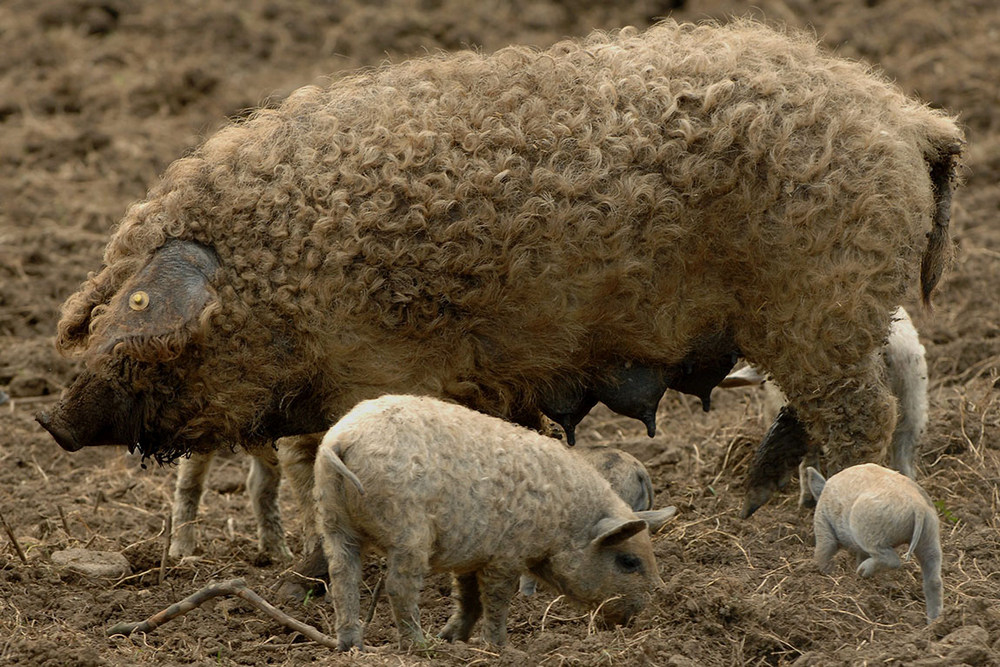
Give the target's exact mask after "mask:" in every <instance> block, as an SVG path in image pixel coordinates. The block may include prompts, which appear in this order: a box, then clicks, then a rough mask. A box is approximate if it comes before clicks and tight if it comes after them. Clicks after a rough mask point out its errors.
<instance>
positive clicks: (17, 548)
mask: <svg viewBox="0 0 1000 667" xmlns="http://www.w3.org/2000/svg"><path fill="white" fill-rule="evenodd" d="M0 523H2V524H3V529H4V532H6V533H7V537H9V538H10V543H11V544H13V545H14V551H16V552H17V555H18V557H19V558H20V559H21V562H22V563H24V564H25V565H27V564H28V557H27V556H25V555H24V551H22V550H21V545H20V544H18V543H17V538H16V537H14V531H13V530H11V529H10V526H8V525H7V520H6V519H4V518H3V514H2V513H0Z"/></svg>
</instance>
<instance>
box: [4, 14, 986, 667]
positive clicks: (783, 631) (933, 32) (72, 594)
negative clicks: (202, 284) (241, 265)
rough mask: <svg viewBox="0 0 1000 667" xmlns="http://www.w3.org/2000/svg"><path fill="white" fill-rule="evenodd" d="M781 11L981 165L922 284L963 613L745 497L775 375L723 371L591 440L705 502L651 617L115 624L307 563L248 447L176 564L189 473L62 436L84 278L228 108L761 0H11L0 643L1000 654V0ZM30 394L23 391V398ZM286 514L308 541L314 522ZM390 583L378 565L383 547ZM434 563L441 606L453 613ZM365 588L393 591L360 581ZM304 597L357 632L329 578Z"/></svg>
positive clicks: (313, 610)
mask: <svg viewBox="0 0 1000 667" xmlns="http://www.w3.org/2000/svg"><path fill="white" fill-rule="evenodd" d="M755 6H756V7H757V8H758V9H755V10H754V14H755V15H756V16H758V17H761V18H764V19H767V20H770V21H775V22H784V23H788V24H790V25H794V26H811V27H812V29H813V30H814V31H815V32H816V33H817V34H818V35H819V36H820V37H821V38H822V39H823V40H824V41H825V42H826V43H827V44H828V45H829V46H830V47H831V48H834V49H836V50H837V52H838V53H840V54H842V55H844V56H846V57H850V58H860V59H864V60H866V61H868V62H871V63H875V64H878V65H879V66H881V67H882V68H884V69H885V70H886V71H887V72H888V74H889V75H890V76H891V77H893V78H894V79H895V80H896V81H897V82H898V83H899V84H900V85H901V86H902V87H903V88H904V89H906V90H907V91H909V92H912V93H913V94H915V95H918V96H919V97H921V98H923V99H925V100H927V101H929V102H931V103H932V104H934V105H937V106H941V107H944V108H947V109H949V110H951V111H953V112H956V113H958V114H960V116H961V120H962V122H963V123H964V124H965V126H966V130H967V133H968V140H969V144H968V147H967V153H966V161H965V164H966V166H965V169H964V173H963V176H964V179H965V184H964V187H963V188H962V189H961V190H960V191H959V192H958V194H957V195H956V199H955V204H954V213H953V218H952V235H953V239H954V241H955V243H956V247H957V254H956V261H955V263H954V265H953V267H952V268H951V270H950V271H949V273H947V274H946V277H945V279H944V281H943V283H942V285H941V286H940V288H939V290H938V293H937V295H936V297H935V309H934V311H933V312H931V313H928V312H924V311H922V310H921V309H920V307H919V306H918V304H916V303H908V304H905V305H907V306H908V307H909V308H910V311H911V313H912V314H913V315H914V319H915V322H916V324H917V327H918V329H919V330H920V332H921V337H922V341H923V343H924V344H925V345H926V347H927V354H928V362H929V366H930V371H931V392H930V399H931V415H930V427H929V432H928V434H927V437H926V440H925V443H924V448H923V456H922V477H921V482H922V483H923V484H924V486H925V488H927V490H928V491H929V492H930V494H931V496H932V497H933V498H935V499H936V500H937V501H938V506H939V510H940V516H941V520H942V526H943V531H942V543H943V548H944V550H945V563H944V566H943V578H944V583H945V610H944V613H943V615H942V616H941V618H940V619H938V620H937V621H936V622H935V623H934V624H932V625H930V626H926V625H925V624H924V604H923V594H922V592H921V588H920V574H919V569H918V568H917V566H916V564H915V563H912V562H911V563H906V564H904V567H903V568H902V569H900V570H898V571H896V572H893V573H888V574H886V575H882V576H880V577H878V578H877V579H876V580H874V581H871V580H865V581H862V580H861V579H859V578H858V577H857V576H855V574H854V572H853V567H851V566H850V563H849V559H848V557H847V556H846V555H843V554H841V555H840V556H839V558H838V561H837V567H836V568H835V570H834V572H833V574H832V575H822V574H820V573H818V572H817V571H816V569H815V567H814V566H813V565H812V562H811V542H812V527H811V516H810V515H809V514H807V513H806V512H804V511H800V510H799V509H798V508H797V506H796V503H795V498H794V497H793V495H792V493H791V491H790V490H789V491H788V492H786V493H785V494H783V495H782V496H781V497H780V498H778V499H777V502H772V503H771V504H769V505H768V506H766V507H764V508H763V509H762V510H761V511H759V512H758V513H757V514H756V515H755V516H754V517H752V518H751V519H749V520H746V521H741V520H740V519H739V518H738V517H737V513H738V511H739V506H740V503H741V501H742V484H743V479H744V475H745V473H746V468H747V464H748V461H749V458H750V455H751V453H752V450H753V448H754V447H755V445H756V443H758V442H759V440H760V438H761V436H762V435H763V432H764V429H765V425H764V424H763V423H762V422H761V418H760V417H761V410H762V405H761V396H760V392H758V391H754V390H749V389H741V390H730V391H724V390H716V394H715V399H714V408H713V410H712V412H710V413H708V414H704V413H702V412H701V410H700V408H699V406H698V405H697V401H696V400H695V399H693V398H689V397H681V396H677V395H673V394H670V395H668V396H667V397H666V398H665V399H664V401H663V402H662V403H661V406H660V414H659V423H660V425H661V428H660V432H659V434H658V435H657V437H656V438H654V439H652V440H650V439H647V438H646V437H645V434H644V432H643V431H642V427H641V425H640V424H638V422H632V421H629V420H625V419H623V418H620V417H617V416H615V415H613V414H611V413H608V412H606V411H601V410H595V411H594V412H593V413H592V414H591V415H590V417H588V418H587V420H586V421H585V422H584V423H583V424H582V425H581V430H580V431H579V438H580V439H581V441H602V442H606V443H610V444H614V445H616V446H619V447H622V448H624V449H627V450H628V451H631V452H632V453H634V454H635V455H637V456H639V457H640V458H641V459H643V460H644V461H645V462H646V463H647V465H648V467H649V469H650V472H651V474H652V475H653V479H654V484H655V490H656V493H657V495H658V501H659V502H658V504H659V505H665V504H674V505H676V506H677V507H678V509H679V514H678V517H677V518H676V519H674V520H673V521H672V522H671V523H670V524H668V526H667V527H666V528H665V529H664V530H663V531H662V532H661V533H660V534H659V535H658V536H656V538H655V545H656V554H657V557H658V559H659V564H660V568H661V572H662V574H663V578H664V580H665V581H666V582H667V584H668V585H667V589H666V590H665V591H664V592H662V593H660V594H658V595H657V596H656V598H655V600H654V604H653V605H652V606H651V607H650V608H648V609H647V610H646V611H644V612H643V613H642V614H641V615H640V616H639V618H638V619H637V620H636V621H635V622H633V623H632V624H631V625H629V626H628V627H626V628H619V629H616V630H599V629H596V628H595V627H593V624H592V623H590V619H589V618H588V617H587V616H586V615H582V616H581V615H580V614H579V613H578V612H576V611H575V610H574V609H572V608H571V607H569V606H568V605H566V604H565V603H564V601H562V600H557V601H554V598H553V596H551V595H549V594H547V593H544V592H541V593H540V594H539V595H536V596H534V597H532V598H521V597H519V598H518V599H517V600H516V602H515V606H514V608H513V610H512V613H511V622H510V632H511V638H510V639H511V641H510V645H509V647H508V648H506V649H504V650H503V651H500V652H498V651H495V650H493V649H491V648H489V647H486V646H484V645H482V644H478V643H472V644H455V645H449V644H442V643H436V644H433V645H432V646H431V648H430V649H429V650H427V651H425V652H421V653H419V654H410V655H405V654H403V655H401V654H399V653H398V652H397V651H396V649H395V646H394V636H395V635H394V628H393V626H392V623H391V618H390V615H389V612H388V608H387V605H386V603H385V602H384V601H383V602H382V604H381V605H379V607H378V609H377V613H376V615H375V619H374V621H373V622H372V623H371V625H370V626H369V628H368V630H367V637H366V639H367V640H368V642H369V644H370V645H372V646H373V647H381V648H377V650H373V651H371V652H369V653H366V654H365V655H362V656H356V655H352V656H342V655H335V654H332V653H331V652H330V651H329V650H328V649H325V648H323V647H321V646H318V645H316V644H313V643H309V642H306V641H304V640H303V638H302V637H301V636H300V635H298V634H296V633H292V632H290V631H288V630H287V629H286V628H284V627H283V626H281V625H279V624H277V623H276V622H274V621H271V620H269V619H267V618H266V617H265V616H263V615H262V614H261V613H259V612H258V611H256V610H254V609H252V608H251V607H249V606H248V605H247V604H245V603H243V602H241V601H234V600H232V599H221V600H219V601H218V602H217V603H215V604H213V605H209V606H206V607H203V608H201V609H198V610H196V611H194V612H192V613H190V614H188V615H187V616H185V617H183V618H182V619H179V620H177V621H174V622H172V623H169V624H167V625H165V626H163V627H161V628H159V629H158V630H156V631H155V632H152V633H150V634H148V635H145V636H143V635H133V636H132V637H131V638H125V637H122V636H115V637H111V638H109V637H107V636H106V632H105V630H106V629H107V628H108V627H109V626H110V625H112V624H114V623H117V622H119V621H129V620H136V621H137V620H141V619H143V618H145V617H146V616H148V615H150V614H152V613H153V612H155V611H157V610H159V609H161V608H163V607H166V606H167V605H169V604H170V603H172V602H174V601H177V600H179V599H181V598H183V597H185V596H186V595H188V594H190V593H192V592H194V591H195V590H197V589H199V588H201V587H202V586H204V585H205V584H207V583H208V582H209V581H210V580H213V579H216V580H221V579H228V578H233V577H243V578H245V579H246V581H247V582H248V584H249V585H250V586H251V587H252V588H253V589H255V590H256V591H258V592H259V593H261V594H263V595H264V596H266V597H269V598H272V599H274V598H275V595H274V593H275V591H274V586H275V584H276V582H277V581H278V580H279V578H280V577H281V575H282V573H283V571H284V569H285V568H286V567H287V564H284V563H273V564H262V563H259V562H257V559H256V558H255V548H256V538H255V526H254V523H253V519H252V515H251V513H250V510H249V507H248V506H247V501H246V495H245V485H244V477H245V470H246V468H245V460H243V459H241V458H240V457H238V456H229V457H222V458H220V460H219V462H218V465H217V466H216V467H215V469H214V470H213V473H212V475H211V478H210V480H209V484H208V486H209V489H208V491H207V493H206V495H205V500H204V508H205V511H204V512H203V515H202V522H201V540H202V541H201V554H200V556H199V557H198V558H196V559H193V560H188V561H184V562H181V563H177V562H171V563H168V567H167V568H166V570H165V571H164V574H165V580H164V581H163V582H162V583H160V582H159V577H160V554H161V550H162V549H163V543H164V534H163V531H164V522H165V519H166V516H167V515H168V514H169V510H170V501H171V496H172V492H173V482H174V478H175V475H176V471H175V469H173V468H159V467H157V466H155V465H149V466H148V468H144V467H142V466H141V465H140V461H139V460H138V458H135V457H130V456H129V455H128V454H127V453H126V452H125V451H124V450H123V449H120V448H104V449H93V450H89V451H82V452H78V453H76V454H67V453H65V452H63V451H62V450H61V449H60V448H59V447H58V446H57V445H56V444H55V442H53V441H52V439H51V438H50V437H49V436H48V435H47V434H45V433H44V432H43V431H42V429H41V428H40V427H39V426H38V425H37V424H36V423H35V422H34V421H33V414H34V412H35V410H37V409H39V408H40V407H41V406H43V405H44V404H46V403H47V402H49V401H51V400H52V399H53V398H54V396H56V395H57V394H58V392H59V391H60V389H61V388H62V387H64V386H66V385H67V384H68V383H69V382H70V381H71V379H72V377H73V375H74V372H75V367H74V365H73V364H72V363H70V362H68V361H66V360H63V359H60V358H59V357H58V356H57V355H56V354H55V352H54V351H53V348H52V337H53V335H54V332H55V323H56V320H57V318H58V312H59V306H60V304H61V303H62V301H63V300H64V299H65V298H66V297H67V296H68V295H69V294H70V293H71V292H72V291H73V290H74V289H75V288H76V287H77V286H78V284H79V283H80V282H81V281H82V280H83V279H84V278H85V276H86V273H87V272H88V271H91V270H96V269H97V268H98V267H99V265H100V258H101V253H102V250H103V247H104V244H105V242H106V241H107V238H108V236H109V233H110V231H111V229H112V228H113V226H114V224H115V222H116V221H117V219H118V218H119V217H120V215H121V214H122V213H123V211H124V210H125V208H126V206H127V205H128V204H129V203H130V202H132V201H135V200H137V199H140V198H142V196H143V195H144V192H145V189H146V187H147V186H148V185H149V184H151V183H152V182H153V181H154V179H156V177H157V176H158V175H159V174H160V172H161V171H162V170H163V169H164V168H165V167H166V165H167V164H169V163H170V162H171V161H172V160H173V159H175V158H176V157H178V156H181V155H183V154H184V153H185V151H188V150H189V149H191V148H192V147H193V146H195V145H197V144H198V143H199V142H200V141H201V140H202V139H204V138H205V137H206V136H208V135H210V134H211V133H213V132H214V131H215V130H216V129H217V128H218V127H219V126H220V125H221V123H223V122H224V119H225V118H226V117H229V116H235V115H238V114H240V113H243V112H244V110H246V109H247V108H249V107H253V106H256V105H259V104H261V103H264V102H266V101H267V100H268V99H269V98H274V99H279V98H280V97H281V96H283V95H284V94H286V93H287V92H289V91H290V90H292V89H294V88H296V87H298V86H300V85H303V84H307V83H311V82H317V81H319V80H320V79H322V78H323V77H326V76H331V77H337V76H339V75H341V74H342V73H343V72H345V71H348V70H350V69H351V68H355V67H358V66H364V65H371V64H375V63H378V62H380V61H381V60H383V59H385V58H386V57H388V58H391V59H394V60H398V59H402V58H404V57H406V56H409V55H414V54H421V53H424V52H426V51H428V50H435V49H458V48H462V47H463V46H468V45H472V46H476V47H478V48H482V49H485V50H493V49H496V48H498V47H501V46H504V45H506V44H508V43H512V42H523V43H531V44H537V45H540V46H545V45H548V44H551V43H552V42H554V41H556V40H557V39H559V38H561V37H564V36H569V35H580V34H584V33H586V32H588V31H589V30H590V29H592V28H609V29H610V28H616V27H620V26H623V25H629V24H631V25H638V26H644V25H647V24H649V23H650V22H651V21H653V20H654V19H655V17H658V16H664V15H668V14H669V15H673V16H674V17H676V18H679V19H689V20H698V19H703V18H706V17H720V18H721V17H725V16H726V15H729V14H732V13H738V14H742V13H744V11H745V10H744V7H745V5H744V4H742V3H739V2H724V1H712V0H706V1H701V0H688V1H687V2H685V1H684V0H673V1H670V0H663V1H659V2H658V1H657V0H619V1H618V2H614V3H605V2H596V1H592V2H588V1H587V0H510V1H509V2H500V1H499V0H412V1H404V0H372V1H367V2H366V1H363V0H342V1H337V2H334V1H318V0H317V1H315V2H310V3H305V2H292V1H291V0H244V1H243V2H238V3H237V2H224V1H223V0H201V1H198V2H194V1H192V0H181V1H180V2H171V3H152V2H139V1H138V0H30V2H29V1H28V0H7V1H6V2H3V3H0V39H2V42H3V44H4V48H3V49H2V50H0V390H3V391H4V392H6V394H9V396H10V397H11V400H10V401H9V402H8V403H6V404H4V405H0V512H2V514H3V517H4V518H5V519H6V521H7V523H8V524H9V525H10V526H11V527H12V529H13V531H14V533H15V535H16V537H17V539H18V542H19V543H20V545H21V547H22V548H23V549H24V551H25V552H26V557H27V561H28V562H27V564H24V563H22V561H21V560H20V558H19V557H18V555H17V554H16V553H15V551H14V549H13V548H12V546H11V544H10V541H9V540H8V538H7V536H6V535H5V534H2V533H0V664H4V665H78V666H81V667H82V666H90V665H111V666H118V665H136V664H158V665H159V664H162V665H172V664H209V663H211V664H220V665H232V664H239V665H244V664H254V665H256V664H274V665H290V664H301V663H311V662H323V663H329V664H341V663H344V664H346V663H348V662H352V663H353V662H358V663H362V664H386V665H399V664H413V663H425V664H443V665H458V664H470V663H476V664H508V665H521V664H527V663H538V664H546V665H556V664H574V665H607V664H610V665H616V664H620V665H635V664H655V665H676V666H679V667H685V666H694V665H743V664H752V665H757V664H767V665H787V664H795V665H803V666H804V665H839V664H859V665H860V664H869V665H904V664H905V665H960V664H968V665H998V664H1000V519H998V515H997V511H998V505H1000V490H998V481H1000V398H998V397H1000V296H998V295H1000V11H998V10H997V8H996V5H995V2H994V0H950V1H949V2H940V1H937V0H867V1H865V2H862V1H861V0H816V1H807V0H784V1H782V0H759V1H758V2H757V3H755ZM0 400H2V397H0ZM282 507H283V510H284V515H285V518H286V528H287V530H288V533H289V539H290V542H291V545H292V547H293V549H297V548H298V547H299V546H300V542H299V535H300V530H299V529H300V522H299V519H298V517H297V516H296V508H295V504H294V503H293V502H292V498H291V495H290V492H289V490H288V489H283V491H282ZM83 546H85V547H87V548H89V549H96V550H108V551H118V552H121V553H123V554H124V555H125V557H126V558H127V559H128V561H129V564H130V565H131V569H132V574H131V575H130V576H127V577H124V578H121V579H117V580H116V579H111V580H98V579H88V578H84V577H81V576H78V575H73V574H69V573H66V572H61V571H60V570H59V569H58V568H56V567H55V566H54V565H53V564H52V562H51V559H50V556H51V554H52V553H53V552H54V551H57V550H61V549H66V548H69V547H83ZM370 574H371V576H370V578H369V584H374V581H375V578H376V569H375V567H374V565H373V567H372V569H371V572H370ZM447 593H448V582H447V580H446V579H445V578H443V577H436V578H432V579H431V580H430V581H429V582H428V584H427V586H426V588H425V591H424V594H423V598H422V613H423V623H424V626H425V627H426V628H428V629H433V630H436V629H438V628H439V627H440V625H441V624H442V623H443V621H444V619H445V618H446V616H447V613H448V609H449V601H448V599H447ZM362 605H363V608H364V607H365V606H366V605H367V595H366V596H364V597H363V598H362ZM280 606H281V607H282V608H283V609H284V610H285V611H287V612H288V613H290V614H292V615H294V616H296V617H297V618H299V619H301V620H303V621H306V622H308V623H312V624H314V625H316V626H318V627H319V628H321V629H323V630H329V628H330V623H331V621H332V617H333V611H332V607H331V606H329V605H328V604H326V603H325V602H323V601H322V600H311V601H309V602H307V603H306V604H285V603H280Z"/></svg>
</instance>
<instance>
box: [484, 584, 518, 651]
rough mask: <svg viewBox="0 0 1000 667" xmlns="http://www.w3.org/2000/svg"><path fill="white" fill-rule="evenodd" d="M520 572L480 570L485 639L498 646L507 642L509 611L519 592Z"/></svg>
mask: <svg viewBox="0 0 1000 667" xmlns="http://www.w3.org/2000/svg"><path fill="white" fill-rule="evenodd" d="M519 575H520V572H517V571H509V570H506V569H500V568H492V567H486V568H483V569H482V570H480V571H479V590H480V592H481V594H482V603H483V639H484V640H485V641H486V642H487V643H489V644H494V645H496V646H503V645H504V644H506V643H507V613H508V612H509V611H510V601H511V600H512V599H513V598H514V594H515V593H516V592H517V584H518V580H519Z"/></svg>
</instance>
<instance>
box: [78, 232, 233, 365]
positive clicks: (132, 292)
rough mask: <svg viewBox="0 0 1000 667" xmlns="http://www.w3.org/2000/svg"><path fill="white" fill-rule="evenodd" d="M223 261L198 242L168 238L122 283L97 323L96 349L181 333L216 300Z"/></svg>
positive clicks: (105, 348)
mask: <svg viewBox="0 0 1000 667" xmlns="http://www.w3.org/2000/svg"><path fill="white" fill-rule="evenodd" d="M218 268H219V260H218V259H217V258H216V256H215V253H214V252H213V251H212V250H211V249H210V248H208V247H206V246H203V245H201V244H199V243H194V242H192V241H179V240H170V241H167V243H165V244H164V245H163V246H162V247H160V248H159V249H158V250H157V251H156V252H154V253H153V255H152V257H150V259H149V261H148V262H147V263H146V265H145V266H144V267H142V269H140V270H139V272H138V273H136V274H135V275H134V276H132V277H131V278H130V279H129V280H127V281H126V282H125V284H124V285H122V287H121V289H120V290H119V291H118V292H117V293H116V294H115V296H114V297H112V299H111V302H110V303H109V304H108V308H107V310H106V311H105V312H104V313H102V314H101V315H100V320H99V322H98V323H97V324H96V327H95V331H94V337H93V339H92V348H91V349H94V350H96V351H98V352H101V353H104V352H109V351H110V350H111V349H112V348H114V346H115V345H117V344H118V343H120V342H123V341H127V340H130V339H134V338H149V337H156V336H167V335H169V334H176V333H178V332H180V331H181V330H183V329H184V328H185V327H186V326H187V325H188V324H189V323H190V322H191V321H192V320H194V319H196V318H197V317H198V316H199V315H200V314H201V312H202V310H203V309H204V308H205V305H206V304H207V303H208V302H209V300H210V299H211V298H212V292H211V290H210V288H209V281H210V280H211V278H212V276H213V275H214V274H215V272H216V270H217V269H218Z"/></svg>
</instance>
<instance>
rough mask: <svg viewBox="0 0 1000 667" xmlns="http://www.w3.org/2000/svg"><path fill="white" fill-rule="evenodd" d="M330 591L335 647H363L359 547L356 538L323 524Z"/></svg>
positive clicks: (342, 648)
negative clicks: (334, 623) (334, 628)
mask: <svg viewBox="0 0 1000 667" xmlns="http://www.w3.org/2000/svg"><path fill="white" fill-rule="evenodd" d="M323 549H324V552H325V553H326V556H327V564H328V567H329V570H328V572H329V575H330V584H329V594H330V599H331V600H332V601H333V611H334V614H336V629H337V649H338V650H341V651H347V650H350V649H351V648H353V647H357V648H359V649H360V648H364V642H363V637H362V629H361V615H360V614H361V547H360V546H359V545H358V541H357V540H356V539H352V538H351V537H350V536H348V535H346V534H344V533H342V532H340V531H339V530H336V529H333V530H330V529H328V528H327V527H326V526H324V530H323Z"/></svg>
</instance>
